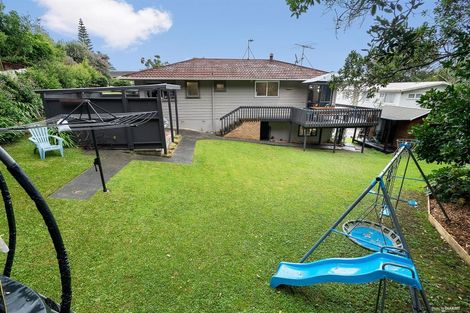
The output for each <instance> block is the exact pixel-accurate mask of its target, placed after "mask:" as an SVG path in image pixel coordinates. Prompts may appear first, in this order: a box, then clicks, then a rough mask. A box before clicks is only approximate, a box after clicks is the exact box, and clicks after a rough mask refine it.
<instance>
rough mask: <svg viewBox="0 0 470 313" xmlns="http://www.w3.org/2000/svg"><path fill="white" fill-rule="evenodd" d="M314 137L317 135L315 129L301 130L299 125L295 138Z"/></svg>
mask: <svg viewBox="0 0 470 313" xmlns="http://www.w3.org/2000/svg"><path fill="white" fill-rule="evenodd" d="M304 134H305V136H307V137H314V136H316V135H317V129H316V128H303V127H302V126H300V125H299V128H298V130H297V136H299V137H303V136H304Z"/></svg>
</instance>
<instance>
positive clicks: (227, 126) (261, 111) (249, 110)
mask: <svg viewBox="0 0 470 313" xmlns="http://www.w3.org/2000/svg"><path fill="white" fill-rule="evenodd" d="M291 109H292V107H281V106H240V107H238V108H236V109H235V110H233V111H231V112H229V113H227V114H225V115H224V116H222V117H221V118H220V123H221V133H222V134H226V133H228V132H230V131H231V130H233V129H235V128H237V127H238V126H239V125H240V124H241V123H242V122H245V121H260V120H263V121H280V122H282V121H284V122H288V121H290V117H291Z"/></svg>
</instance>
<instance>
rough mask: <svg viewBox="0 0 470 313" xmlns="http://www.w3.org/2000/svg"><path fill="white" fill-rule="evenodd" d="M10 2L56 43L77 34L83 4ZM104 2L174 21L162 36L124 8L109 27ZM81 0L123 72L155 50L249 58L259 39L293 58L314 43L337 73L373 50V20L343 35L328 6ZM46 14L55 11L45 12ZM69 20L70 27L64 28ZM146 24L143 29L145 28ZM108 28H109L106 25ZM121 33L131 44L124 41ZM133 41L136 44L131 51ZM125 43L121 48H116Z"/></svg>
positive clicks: (96, 35) (97, 39) (322, 61)
mask: <svg viewBox="0 0 470 313" xmlns="http://www.w3.org/2000/svg"><path fill="white" fill-rule="evenodd" d="M59 1H61V2H59ZM3 2H4V4H5V6H6V10H7V11H9V10H16V11H18V12H19V13H20V14H22V15H30V16H31V17H33V18H41V19H42V22H41V23H42V25H43V26H44V27H45V28H46V30H47V31H48V32H49V34H50V35H51V36H52V37H53V38H54V39H56V40H73V39H74V38H75V36H76V26H75V24H76V22H75V19H76V16H77V14H78V13H76V12H77V11H79V10H80V8H79V7H75V8H72V7H71V5H69V6H67V5H63V6H61V5H62V4H64V3H65V2H67V1H66V0H21V1H18V0H4V1H3ZM100 2H101V3H102V4H103V5H105V4H110V5H114V4H115V3H116V2H117V3H119V2H121V3H122V2H127V3H128V4H129V5H130V6H128V8H127V9H130V10H134V11H133V12H138V11H139V10H145V9H146V8H147V9H148V8H154V9H156V10H153V11H152V14H153V15H152V16H154V19H157V20H158V19H160V20H161V19H163V17H161V16H159V15H158V14H160V13H162V14H164V15H165V17H166V20H165V22H159V23H160V24H159V25H160V28H161V31H160V32H159V33H156V34H146V33H145V32H146V31H148V30H149V29H150V27H151V26H149V27H148V28H145V24H146V23H147V24H152V22H151V18H149V19H144V18H143V17H142V16H144V15H143V14H142V15H139V16H137V15H136V17H135V21H138V22H135V21H134V22H133V21H132V20H129V21H126V23H128V24H127V25H121V24H122V23H121V21H123V20H124V18H123V17H117V16H116V15H118V14H120V13H119V12H118V11H116V12H117V13H112V14H115V16H114V18H115V20H113V17H111V19H110V22H109V23H108V24H99V23H100V22H103V20H107V17H104V16H101V15H100V14H102V13H100V12H103V11H108V10H102V9H101V10H100V8H98V7H95V4H96V3H100ZM58 3H59V4H60V5H57V4H58ZM73 3H74V4H77V3H81V4H83V7H86V8H84V9H83V10H82V11H80V12H83V13H80V14H81V15H83V16H80V17H82V18H83V20H84V22H85V26H87V25H88V26H87V28H88V30H89V32H90V34H91V38H92V41H93V44H94V47H95V50H99V51H102V52H105V53H107V54H108V55H109V56H110V58H111V62H112V64H113V65H114V67H115V68H116V69H119V70H137V69H141V68H142V67H143V66H142V65H141V64H140V58H141V57H151V56H152V55H154V54H159V55H161V58H162V60H164V61H168V62H170V63H172V62H177V61H181V60H185V59H189V58H192V57H218V58H241V57H242V56H243V54H244V52H245V49H246V44H247V40H248V39H250V38H252V39H253V40H254V42H253V43H252V44H251V48H252V51H253V53H254V55H255V57H256V58H268V55H269V53H271V52H272V53H274V57H275V59H278V60H283V61H287V62H294V60H295V57H294V55H295V54H297V55H298V56H300V54H301V50H300V48H299V47H297V46H296V45H295V44H296V43H305V44H310V45H313V46H314V47H315V49H314V50H306V55H307V57H308V59H309V61H310V63H311V65H312V66H313V67H315V68H318V69H322V70H328V71H330V70H337V69H339V68H340V67H341V65H342V64H343V61H344V59H345V57H346V55H347V54H348V53H349V51H350V50H353V49H355V50H360V49H363V48H366V47H367V42H368V40H369V37H368V35H367V34H366V30H367V28H368V22H365V23H364V24H363V25H360V24H357V25H354V26H353V27H352V28H350V29H348V30H347V31H346V32H343V31H341V32H339V33H335V30H334V22H333V16H332V15H331V14H325V12H323V10H322V8H321V7H316V8H315V9H311V10H310V11H309V12H308V13H307V14H304V15H302V16H301V17H300V18H299V19H297V18H295V17H291V15H290V11H289V9H288V7H287V5H286V3H285V1H284V0H237V1H222V0H159V1H151V0H126V1H124V0H119V1H118V0H94V1H91V0H83V1H82V0H74V1H73ZM113 3H114V4H113ZM51 8H52V9H51ZM50 10H54V12H52V13H51V12H49V11H50ZM60 10H62V11H60ZM110 11H111V10H110ZM113 12H114V11H113ZM158 12H160V13H158ZM147 13H148V12H147ZM46 14H49V15H50V16H47V17H45V16H46ZM74 14H75V15H74ZM110 14H111V13H110ZM127 15H132V14H127ZM69 17H70V18H69ZM61 18H63V20H62V21H60V19H61ZM58 19H59V21H58ZM46 21H47V22H46ZM169 21H170V22H169ZM67 23H69V24H68V26H67V25H64V24H67ZM70 23H72V25H70ZM103 23H105V22H103ZM123 23H124V22H123ZM165 23H166V24H165ZM169 23H171V27H170V26H169ZM90 25H91V27H90ZM99 25H105V26H99ZM152 25H153V24H152ZM162 25H163V26H162ZM134 26H135V27H136V29H135V30H134V28H133V27H134ZM138 26H142V27H141V28H138V29H137V27H138ZM67 27H68V28H67ZM93 27H94V29H97V31H94V30H93ZM100 27H102V28H106V27H107V28H106V30H103V29H102V28H101V29H100ZM64 29H67V31H64ZM162 29H163V30H162ZM126 30H128V32H126ZM129 33H130V34H129ZM120 34H122V36H123V37H126V40H127V41H126V40H121V39H120ZM135 34H144V35H145V34H146V35H145V36H144V35H142V36H143V37H142V38H138V39H135V38H133V37H132V36H133V35H135ZM132 38H133V39H132ZM132 40H134V41H132ZM126 42H131V44H129V45H128V46H127V47H124V48H123V47H122V45H126ZM119 44H121V46H119V47H116V46H115V45H119ZM304 65H308V63H307V62H305V63H304Z"/></svg>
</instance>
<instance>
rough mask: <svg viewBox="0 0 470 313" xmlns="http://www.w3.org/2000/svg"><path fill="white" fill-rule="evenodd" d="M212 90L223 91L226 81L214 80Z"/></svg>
mask: <svg viewBox="0 0 470 313" xmlns="http://www.w3.org/2000/svg"><path fill="white" fill-rule="evenodd" d="M214 91H215V92H225V91H226V82H225V81H220V80H219V81H217V80H216V81H215V82H214Z"/></svg>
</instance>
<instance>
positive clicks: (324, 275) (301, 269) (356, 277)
mask: <svg viewBox="0 0 470 313" xmlns="http://www.w3.org/2000/svg"><path fill="white" fill-rule="evenodd" d="M405 152H407V153H408V160H407V163H406V169H405V173H404V175H403V176H405V175H406V170H407V168H408V163H409V161H410V159H412V160H413V162H414V163H415V165H416V167H417V168H418V170H419V172H420V174H421V176H422V178H423V180H424V181H425V182H426V184H427V186H428V188H429V190H430V191H431V193H433V194H435V193H434V190H433V188H432V186H431V185H430V184H429V181H428V179H427V177H426V176H425V174H424V172H423V171H422V169H421V167H420V166H419V164H418V162H417V160H416V158H415V157H414V155H413V153H412V151H411V147H410V146H409V145H408V144H403V145H401V146H400V148H399V149H398V151H397V152H396V154H395V156H394V157H393V158H392V160H391V161H390V162H389V163H388V164H387V165H386V166H385V168H384V169H383V170H382V172H380V174H379V175H378V176H377V177H376V178H375V179H374V180H373V181H372V182H371V183H370V184H369V186H368V187H367V188H366V189H365V190H364V191H363V192H362V193H361V194H360V195H359V197H357V198H356V200H354V202H353V203H352V204H351V205H350V206H349V207H348V209H347V210H346V211H345V212H344V213H343V214H342V215H341V216H340V217H339V219H338V220H337V221H336V222H335V223H334V224H333V225H332V226H331V227H330V228H329V229H328V230H327V231H326V232H325V233H324V234H323V235H322V236H321V237H320V239H319V240H318V241H317V242H316V243H315V244H314V245H313V246H312V247H311V248H310V249H309V250H308V251H307V253H306V254H305V255H304V256H303V257H302V258H301V259H300V261H299V263H289V262H281V263H280V264H279V267H278V270H277V272H276V274H275V275H273V277H272V278H271V282H270V286H271V287H272V288H276V287H278V286H281V285H288V286H309V285H313V284H320V283H327V282H338V283H346V284H353V283H358V284H362V283H369V282H373V281H380V284H379V293H378V296H377V303H376V310H377V308H378V304H379V298H380V297H382V308H383V302H384V301H385V294H386V289H385V288H386V287H385V283H386V280H387V279H389V280H393V281H396V282H398V283H401V284H404V285H407V286H409V287H410V295H411V299H412V310H413V312H421V305H420V300H419V295H420V296H421V298H422V300H423V302H424V307H425V309H426V311H428V312H431V307H430V304H429V302H428V300H427V298H426V294H425V292H424V289H423V286H422V284H421V281H420V279H419V275H418V271H417V270H416V267H415V265H414V262H413V259H412V257H411V254H410V253H409V248H408V244H407V243H406V240H405V237H404V236H403V232H402V230H401V227H400V224H399V222H398V218H397V216H396V212H395V207H396V206H393V204H392V198H391V196H390V195H389V193H388V191H387V187H386V184H385V182H384V176H385V175H386V174H387V172H388V171H389V170H390V169H391V168H392V166H396V165H397V164H396V162H399V161H400V157H401V156H402V154H403V153H405ZM404 179H405V177H403V179H402V181H401V186H400V193H401V189H402V187H403V182H404ZM377 185H378V190H379V191H382V195H381V196H382V197H383V199H384V205H386V206H387V207H388V211H389V216H390V218H391V220H392V222H393V224H394V226H395V228H396V234H397V235H398V236H399V237H400V240H401V243H402V247H403V248H400V247H396V246H394V247H388V246H381V247H379V248H378V249H377V250H376V251H378V252H375V253H372V254H369V255H366V256H363V257H359V258H330V259H322V260H318V261H314V262H309V263H305V261H306V260H307V259H308V258H309V257H310V255H311V254H312V253H313V252H314V251H315V250H316V249H317V248H318V247H319V246H320V245H321V244H322V243H323V241H324V240H325V239H326V238H327V237H328V236H329V235H331V234H332V233H337V232H338V231H337V230H336V228H337V227H338V226H339V225H340V223H341V222H343V220H344V219H345V218H346V217H347V216H348V215H349V214H350V213H351V211H352V210H353V209H354V208H355V207H356V206H357V205H358V204H359V202H361V200H362V199H363V198H364V197H365V196H366V195H368V194H369V193H370V192H371V191H372V190H373V189H374V188H375V187H376V186H377ZM399 200H400V197H399V196H398V197H397V199H396V202H397V204H398V201H399ZM438 203H439V206H440V208H441V210H442V212H443V213H444V215H445V216H446V217H447V214H446V212H445V210H444V208H443V207H442V205H440V202H438ZM447 218H448V217H447ZM340 233H341V232H340ZM342 234H344V235H346V236H347V237H351V235H350V234H346V233H344V232H342ZM350 239H353V238H350ZM355 239H357V238H355ZM356 243H358V241H357V240H356ZM360 245H362V244H360ZM366 248H367V247H366ZM382 293H383V295H382V296H381V294H382Z"/></svg>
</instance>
